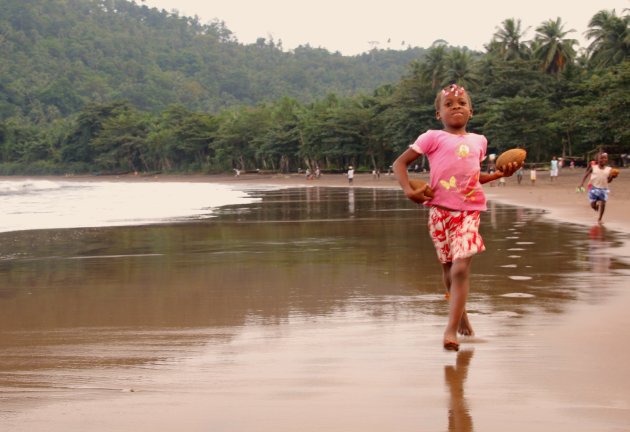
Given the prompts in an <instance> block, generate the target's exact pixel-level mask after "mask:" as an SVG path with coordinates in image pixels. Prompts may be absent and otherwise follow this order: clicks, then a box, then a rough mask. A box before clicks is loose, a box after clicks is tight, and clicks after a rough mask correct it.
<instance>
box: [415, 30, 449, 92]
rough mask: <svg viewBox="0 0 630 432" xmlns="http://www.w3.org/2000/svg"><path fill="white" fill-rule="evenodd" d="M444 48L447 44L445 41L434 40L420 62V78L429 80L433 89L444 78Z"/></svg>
mask: <svg viewBox="0 0 630 432" xmlns="http://www.w3.org/2000/svg"><path fill="white" fill-rule="evenodd" d="M440 42H441V41H440ZM446 49H447V45H446V44H445V43H438V41H436V42H434V43H433V45H431V48H429V50H428V51H427V54H426V56H425V57H424V62H423V63H422V71H421V76H422V79H424V80H425V81H430V82H431V88H432V89H434V90H435V88H436V87H437V86H438V85H440V84H441V82H442V80H443V79H444V73H445V71H446V65H445V59H446Z"/></svg>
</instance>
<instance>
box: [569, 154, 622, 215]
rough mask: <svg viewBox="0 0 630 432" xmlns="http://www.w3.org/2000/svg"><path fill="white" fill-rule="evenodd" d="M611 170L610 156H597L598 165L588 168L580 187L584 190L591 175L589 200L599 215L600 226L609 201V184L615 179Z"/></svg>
mask: <svg viewBox="0 0 630 432" xmlns="http://www.w3.org/2000/svg"><path fill="white" fill-rule="evenodd" d="M611 170H612V168H611V167H609V166H608V154H607V153H600V154H599V155H598V156H597V163H596V164H594V165H593V164H591V165H589V166H588V168H587V169H586V174H584V177H582V182H581V183H580V185H579V186H578V188H579V189H580V190H583V188H584V182H585V181H586V178H587V177H588V176H589V175H590V181H589V185H590V188H589V189H588V200H589V202H590V203H591V208H592V209H593V210H595V211H596V212H597V214H598V218H597V222H598V223H599V224H602V223H603V222H602V218H603V217H604V211H605V210H606V202H607V201H608V183H610V182H611V181H613V179H614V177H613V176H612V175H611Z"/></svg>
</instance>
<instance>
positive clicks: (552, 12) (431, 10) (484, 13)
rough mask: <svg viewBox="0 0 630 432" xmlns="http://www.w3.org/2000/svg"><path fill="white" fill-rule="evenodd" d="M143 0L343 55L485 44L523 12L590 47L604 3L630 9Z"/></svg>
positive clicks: (528, 23)
mask: <svg viewBox="0 0 630 432" xmlns="http://www.w3.org/2000/svg"><path fill="white" fill-rule="evenodd" d="M136 3H138V4H140V3H141V0H136ZM144 4H146V5H147V6H150V7H157V8H159V9H166V10H167V11H169V12H170V11H172V10H177V11H179V14H180V15H185V16H194V15H197V16H199V18H200V21H201V22H202V23H203V24H205V23H208V22H209V21H211V20H213V19H218V20H220V21H224V22H225V24H226V26H227V28H228V29H229V30H231V31H232V33H233V34H234V36H235V37H236V38H237V39H238V41H239V42H241V43H244V44H250V43H253V42H255V41H256V39H257V38H259V37H264V38H269V36H270V35H271V36H272V37H273V39H274V40H275V41H276V42H277V41H278V40H282V45H283V47H284V49H285V50H290V49H293V48H295V47H297V46H299V45H305V44H307V43H308V44H309V45H311V46H312V47H322V48H326V49H328V50H329V51H331V52H334V51H340V52H341V53H342V54H344V55H355V54H359V53H362V52H365V51H368V50H370V49H371V48H372V47H378V48H392V49H401V48H404V47H406V46H407V45H411V46H420V47H425V48H427V47H429V46H430V45H431V43H432V42H433V41H435V40H436V39H444V40H446V41H447V42H448V43H449V44H450V45H453V46H468V47H469V48H472V49H477V50H483V49H484V48H483V46H484V44H487V43H488V42H489V41H490V39H491V38H492V35H493V34H494V33H495V31H496V28H497V27H498V26H500V25H501V22H502V21H503V20H505V19H507V18H516V19H520V20H521V26H522V27H521V28H522V29H527V28H528V27H529V28H530V29H529V31H528V32H527V33H526V34H525V38H524V40H530V39H532V38H533V37H534V35H535V28H536V27H537V26H539V25H540V24H541V23H543V22H544V21H547V20H550V19H553V20H555V19H556V18H557V17H561V18H562V22H563V23H564V29H565V30H571V29H574V30H576V31H575V32H573V33H570V34H569V37H571V38H573V39H577V40H578V42H579V44H580V45H579V47H580V48H586V47H587V46H588V41H587V40H586V39H585V38H584V31H585V30H586V29H587V27H588V22H589V21H590V19H591V18H592V17H593V15H595V14H596V13H597V12H598V11H600V10H602V9H608V10H610V9H615V10H616V12H617V15H621V14H622V11H623V9H624V8H630V0H595V1H593V0H585V1H578V0H518V1H513V0H476V1H460V2H452V1H439V0H432V1H426V0H415V1H414V0H387V1H369V0H309V1H300V0H221V1H204V0H145V1H144ZM388 40H389V41H390V42H388ZM403 42H404V44H403Z"/></svg>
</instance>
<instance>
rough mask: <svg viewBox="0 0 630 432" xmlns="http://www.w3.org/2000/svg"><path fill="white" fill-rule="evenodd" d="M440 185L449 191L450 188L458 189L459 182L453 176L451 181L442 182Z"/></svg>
mask: <svg viewBox="0 0 630 432" xmlns="http://www.w3.org/2000/svg"><path fill="white" fill-rule="evenodd" d="M440 184H441V185H442V186H443V187H444V189H446V190H449V189H450V188H455V187H457V182H456V181H455V176H451V178H450V180H449V181H446V180H440Z"/></svg>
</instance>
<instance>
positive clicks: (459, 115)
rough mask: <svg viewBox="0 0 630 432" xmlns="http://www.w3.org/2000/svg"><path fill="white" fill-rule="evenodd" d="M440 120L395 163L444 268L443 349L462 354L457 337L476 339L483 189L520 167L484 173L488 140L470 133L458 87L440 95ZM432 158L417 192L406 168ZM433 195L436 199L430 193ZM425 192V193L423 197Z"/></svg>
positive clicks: (467, 108)
mask: <svg viewBox="0 0 630 432" xmlns="http://www.w3.org/2000/svg"><path fill="white" fill-rule="evenodd" d="M435 109H436V118H437V119H438V120H439V121H441V122H442V125H443V129H442V130H428V131H427V132H425V133H423V134H421V135H420V136H419V137H418V138H417V139H416V141H415V142H414V143H413V144H411V145H410V146H409V148H408V149H406V150H405V151H404V152H403V153H402V154H401V155H400V156H399V157H398V158H397V159H396V161H395V162H394V165H393V169H394V174H395V175H396V179H397V180H398V183H399V184H400V186H401V188H402V190H403V191H404V193H405V195H406V196H407V198H409V199H410V200H412V201H414V202H416V203H419V204H420V203H424V204H425V205H427V206H429V207H430V209H429V222H428V226H429V233H430V234H431V238H432V240H433V243H434V246H435V249H436V251H437V256H438V260H439V261H440V263H441V266H442V280H443V282H444V285H445V288H446V290H447V297H448V298H449V315H448V322H447V325H446V329H445V331H444V338H443V346H444V348H445V349H447V350H453V351H457V350H459V343H458V339H457V333H459V334H461V335H473V334H474V332H473V329H472V327H471V325H470V322H469V320H468V315H467V313H466V300H467V298H468V291H469V285H470V280H469V279H470V268H471V263H472V257H473V256H474V255H475V254H477V253H479V252H482V251H484V250H485V246H484V242H483V239H482V238H481V235H479V221H480V212H481V211H485V210H487V206H486V197H485V194H484V192H483V188H482V187H481V184H483V183H487V182H490V181H493V180H496V179H498V178H501V177H504V176H506V177H507V176H511V175H512V174H513V173H514V171H516V169H517V168H518V166H516V164H514V163H512V164H510V166H509V167H508V168H507V169H506V170H505V172H503V171H499V170H495V171H494V172H493V173H492V174H489V173H482V172H481V161H482V160H484V158H485V157H486V150H487V146H488V141H487V139H486V137H484V136H483V135H478V134H474V133H468V132H467V131H466V126H467V124H468V121H469V120H470V118H471V117H472V114H473V110H472V100H471V99H470V96H469V95H468V92H467V91H466V90H465V89H464V88H463V87H460V86H458V85H456V84H452V85H450V86H448V87H446V88H444V89H443V90H440V91H439V92H438V94H437V96H436V98H435ZM421 154H424V155H426V156H427V157H428V158H429V165H430V166H431V170H430V172H431V174H430V186H429V185H425V186H424V187H422V188H419V189H413V188H412V187H411V185H410V183H409V176H408V173H407V169H408V167H409V165H410V164H411V163H413V161H414V160H416V159H417V158H418V156H419V155H421ZM429 190H431V191H432V192H433V196H432V197H431V196H429V194H428V193H427V192H428V191H429ZM425 193H427V194H425Z"/></svg>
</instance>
